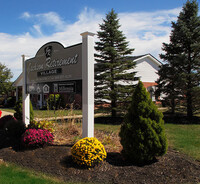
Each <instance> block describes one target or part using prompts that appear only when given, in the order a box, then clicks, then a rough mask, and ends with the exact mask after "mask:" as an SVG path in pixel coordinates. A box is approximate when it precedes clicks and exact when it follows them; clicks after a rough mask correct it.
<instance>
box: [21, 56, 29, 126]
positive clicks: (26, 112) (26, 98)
mask: <svg viewBox="0 0 200 184" xmlns="http://www.w3.org/2000/svg"><path fill="white" fill-rule="evenodd" d="M22 66H23V87H22V96H23V121H24V123H25V124H26V126H27V125H29V123H30V94H26V67H25V55H22Z"/></svg>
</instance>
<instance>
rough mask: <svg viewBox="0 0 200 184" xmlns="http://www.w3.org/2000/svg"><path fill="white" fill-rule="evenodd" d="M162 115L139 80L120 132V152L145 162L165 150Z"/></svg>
mask: <svg viewBox="0 0 200 184" xmlns="http://www.w3.org/2000/svg"><path fill="white" fill-rule="evenodd" d="M162 118H163V115H162V113H161V112H160V111H158V109H157V107H156V105H155V104H154V103H153V102H152V100H151V98H150V95H149V93H148V92H147V90H146V89H145V87H144V85H143V83H142V82H141V81H139V83H138V85H137V86H136V88H135V90H134V93H133V96H132V102H131V106H130V108H129V110H128V113H127V115H126V117H125V120H124V123H123V124H122V126H121V129H120V133H119V136H120V138H121V140H120V141H121V144H122V146H123V150H122V154H123V155H124V157H125V158H126V159H127V160H128V161H130V162H134V163H139V164H141V163H142V164H144V163H146V162H149V161H152V160H153V159H155V157H156V156H162V155H164V154H165V153H166V151H167V139H166V135H165V132H164V121H163V119H162Z"/></svg>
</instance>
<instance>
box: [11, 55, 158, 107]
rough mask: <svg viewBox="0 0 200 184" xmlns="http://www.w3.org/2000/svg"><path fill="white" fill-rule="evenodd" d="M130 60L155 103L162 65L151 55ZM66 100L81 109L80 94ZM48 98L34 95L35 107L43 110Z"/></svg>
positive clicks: (19, 82)
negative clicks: (155, 93) (134, 64)
mask: <svg viewBox="0 0 200 184" xmlns="http://www.w3.org/2000/svg"><path fill="white" fill-rule="evenodd" d="M129 59H132V60H133V61H135V62H136V68H134V69H130V70H134V71H137V73H136V77H139V78H140V80H141V81H142V82H143V84H144V86H145V88H146V89H147V90H148V91H149V93H150V95H151V98H152V100H153V101H156V99H155V96H154V91H155V86H156V83H155V81H156V80H157V79H158V74H157V72H158V70H159V66H161V65H162V63H161V62H160V61H159V60H157V59H156V58H155V57H153V56H152V55H151V54H145V55H141V56H133V57H129ZM22 80H23V78H22V74H20V76H19V77H18V78H17V79H16V80H15V81H14V83H13V86H15V87H16V100H18V99H19V96H20V95H21V93H22V92H21V91H22V84H23V81H22ZM64 96H65V97H64V99H65V101H66V104H67V103H72V102H75V104H76V106H77V107H78V106H79V107H81V103H82V100H81V97H80V93H79V94H66V95H64ZM47 98H48V94H38V95H37V94H34V95H31V101H32V104H33V106H34V107H37V108H42V107H43V106H45V105H46V100H47Z"/></svg>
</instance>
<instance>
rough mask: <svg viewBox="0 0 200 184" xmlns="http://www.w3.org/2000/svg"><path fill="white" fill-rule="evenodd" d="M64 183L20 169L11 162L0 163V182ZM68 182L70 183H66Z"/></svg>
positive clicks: (18, 183) (13, 183)
mask: <svg viewBox="0 0 200 184" xmlns="http://www.w3.org/2000/svg"><path fill="white" fill-rule="evenodd" d="M27 183H28V184H38V183H39V184H64V182H61V181H59V180H58V179H55V178H51V177H47V176H45V175H43V174H39V173H35V172H31V171H28V170H26V169H22V168H20V167H17V166H14V165H11V164H0V184H27ZM66 184H70V183H66Z"/></svg>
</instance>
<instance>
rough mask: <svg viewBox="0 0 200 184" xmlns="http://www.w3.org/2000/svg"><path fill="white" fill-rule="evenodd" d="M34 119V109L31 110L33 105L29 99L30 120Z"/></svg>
mask: <svg viewBox="0 0 200 184" xmlns="http://www.w3.org/2000/svg"><path fill="white" fill-rule="evenodd" d="M32 121H34V111H33V105H32V103H31V101H30V122H32Z"/></svg>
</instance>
